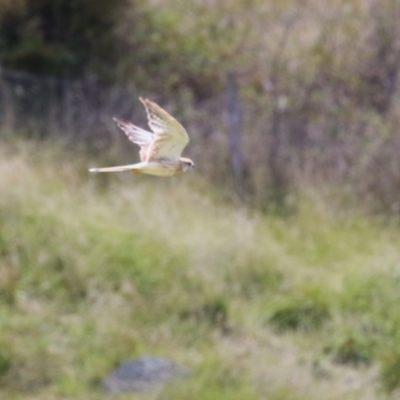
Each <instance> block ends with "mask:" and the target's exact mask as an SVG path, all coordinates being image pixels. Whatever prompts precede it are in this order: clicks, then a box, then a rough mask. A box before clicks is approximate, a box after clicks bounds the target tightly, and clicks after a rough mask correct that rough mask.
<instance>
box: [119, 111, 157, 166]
mask: <svg viewBox="0 0 400 400" xmlns="http://www.w3.org/2000/svg"><path fill="white" fill-rule="evenodd" d="M114 121H115V122H116V123H117V125H118V126H119V128H121V129H122V130H123V131H124V132H125V134H126V136H128V138H129V140H130V141H131V142H133V143H136V144H137V145H139V146H140V159H141V161H145V160H146V157H147V154H148V150H149V147H150V145H151V144H152V143H153V142H154V140H155V138H156V136H155V135H154V134H153V133H151V132H149V131H146V130H145V129H142V128H139V127H138V126H136V125H133V124H132V123H131V122H128V121H124V120H122V119H118V118H114Z"/></svg>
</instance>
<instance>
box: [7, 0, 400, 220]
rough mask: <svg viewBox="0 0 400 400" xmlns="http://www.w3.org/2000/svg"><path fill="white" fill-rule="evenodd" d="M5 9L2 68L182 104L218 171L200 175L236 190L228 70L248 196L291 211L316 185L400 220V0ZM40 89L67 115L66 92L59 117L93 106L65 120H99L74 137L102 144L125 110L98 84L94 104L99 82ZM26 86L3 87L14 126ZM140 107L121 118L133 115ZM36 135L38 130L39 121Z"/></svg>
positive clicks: (61, 2) (143, 0)
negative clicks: (108, 107)
mask: <svg viewBox="0 0 400 400" xmlns="http://www.w3.org/2000/svg"><path fill="white" fill-rule="evenodd" d="M0 10H1V12H0V63H1V64H2V66H3V67H5V68H13V69H18V70H23V71H26V72H34V73H41V74H44V75H46V76H48V75H52V76H58V77H61V78H65V77H67V78H79V79H82V80H83V81H84V82H95V81H98V82H103V83H104V82H106V83H110V84H111V83H113V84H118V85H120V86H124V87H132V85H133V87H135V88H136V89H135V90H134V91H131V94H130V97H133V95H134V94H135V95H136V94H140V95H143V93H147V94H148V95H149V96H150V97H152V98H154V99H156V100H158V101H159V102H161V104H163V105H165V104H166V105H170V106H172V105H174V106H176V109H175V110H172V111H175V115H176V116H177V117H178V118H180V119H181V120H182V121H183V123H184V125H185V126H186V127H187V128H188V130H189V131H190V132H193V134H191V138H192V147H191V149H190V148H189V149H188V151H189V152H192V154H191V155H192V156H194V157H195V158H196V157H198V156H201V157H206V155H205V154H204V151H200V150H197V149H199V148H201V147H204V146H206V147H207V149H208V152H207V156H208V157H209V158H208V159H204V163H203V165H206V164H209V163H211V166H212V167H208V168H206V167H203V169H201V168H202V166H200V172H201V173H202V174H203V175H204V176H207V177H208V178H209V179H210V180H211V181H213V182H215V183H217V184H219V185H224V186H225V187H227V188H228V189H229V190H232V188H234V184H233V181H234V180H233V179H231V178H230V177H229V176H228V175H231V171H230V170H231V167H230V157H231V155H230V154H229V150H228V149H229V146H228V142H227V139H226V137H225V136H226V130H227V127H226V121H225V119H226V101H225V97H226V78H227V74H228V73H231V72H233V73H235V76H236V79H237V83H238V87H239V92H240V98H241V101H242V107H241V109H242V113H243V116H242V120H243V124H242V126H243V130H242V153H243V157H242V158H243V163H244V166H243V182H242V184H241V185H242V186H243V189H244V190H238V192H241V193H243V192H244V193H245V195H244V196H243V195H242V196H241V197H242V198H243V197H244V198H245V199H246V201H247V203H248V204H250V205H253V206H256V207H257V208H259V209H264V210H271V209H273V210H274V211H279V212H283V213H287V212H290V211H291V209H292V202H291V200H292V194H293V193H294V192H296V191H297V190H301V188H303V187H304V186H308V187H309V186H311V187H314V188H318V190H319V191H320V192H321V194H324V196H325V197H326V199H329V201H331V202H332V203H335V205H336V206H340V207H342V206H343V202H344V203H346V204H347V205H349V204H352V205H353V206H354V207H356V208H359V206H360V205H362V207H363V208H364V209H365V210H367V211H368V212H372V213H378V214H384V215H390V216H398V215H399V212H400V203H399V200H398V196H397V193H398V190H399V189H400V174H399V171H400V161H399V160H400V159H399V157H397V154H398V153H399V151H400V141H399V136H398V134H397V132H398V131H399V128H400V108H399V104H400V102H399V94H398V90H397V80H398V70H399V66H400V41H399V37H400V32H399V24H397V21H398V18H399V16H400V11H399V6H398V2H397V1H394V0H384V1H378V0H372V1H369V2H367V3H366V2H365V1H363V0H355V1H352V2H351V3H349V2H347V1H338V2H335V3H334V4H331V3H330V2H327V1H322V2H321V1H319V0H305V1H302V2H297V1H294V0H288V1H285V2H281V1H279V2H278V1H272V0H270V1H268V2H264V1H260V0H251V1H241V0H237V1H228V0H223V1H218V2H214V1H199V0H189V1H183V0H182V1H180V0H176V1H174V2H173V6H171V3H170V2H167V1H163V0H158V1H156V0H153V1H151V0H118V1H113V2H108V1H104V2H103V1H78V0H75V1H66V0H57V1H50V0H41V1H36V2H30V1H23V0H21V1H14V2H11V1H5V0H3V1H2V2H1V3H0ZM46 82H47V83H46V84H49V85H53V83H52V82H53V81H46ZM63 82H64V81H63ZM54 85H55V84H54ZM54 85H53V86H54ZM37 86H38V85H36V86H35V85H34V87H36V90H37V92H34V89H32V93H33V94H34V93H41V100H40V101H39V99H36V100H35V101H32V100H29V99H26V104H28V105H31V107H32V109H33V108H34V105H39V104H41V108H42V109H41V110H40V111H39V112H38V111H37V110H36V108H37V107H36V108H35V113H38V114H40V115H42V114H43V110H44V111H46V110H47V111H49V112H48V114H49V115H51V118H53V120H54V115H55V114H57V113H55V112H53V108H52V105H54V103H55V98H57V96H59V97H60V103H61V106H60V110H61V111H59V114H61V113H62V111H63V112H64V113H65V114H68V110H67V105H68V104H72V103H73V104H77V102H78V101H79V104H80V106H81V107H80V109H81V110H82V113H83V115H82V116H79V118H78V117H77V116H75V115H73V113H72V112H71V113H70V114H71V115H70V116H69V117H68V116H63V115H62V116H61V117H60V119H61V120H63V121H64V122H65V120H68V118H69V119H70V120H71V121H77V120H80V119H84V118H86V119H90V120H91V121H92V122H93V121H94V122H93V123H92V125H90V127H85V128H83V129H77V128H73V129H72V130H74V132H73V133H71V132H69V136H73V137H75V138H77V137H78V134H79V135H81V136H83V137H85V138H88V137H89V136H90V133H92V136H90V137H91V138H92V139H93V140H92V141H91V146H92V148H93V149H97V150H98V149H99V146H98V145H97V144H98V143H99V141H101V139H100V140H99V141H97V140H95V138H100V137H103V138H104V132H103V134H99V130H100V126H101V127H102V128H103V130H104V131H106V130H108V131H112V132H115V131H114V130H112V129H111V128H110V126H111V125H110V124H109V123H108V122H107V121H109V120H111V117H112V116H113V114H115V112H114V111H113V113H111V112H110V115H108V114H107V113H105V112H104V108H102V107H99V104H98V103H99V101H97V103H96V100H98V99H99V98H100V97H101V98H102V99H103V98H104V99H108V101H109V103H112V101H113V100H112V99H113V96H112V94H109V93H108V92H107V95H106V96H101V95H99V90H97V89H96V90H94V91H93V93H92V98H93V99H94V101H92V103H91V104H95V107H94V108H93V107H92V108H90V107H89V106H88V104H87V103H85V102H84V101H83V99H82V96H84V93H90V92H91V90H90V87H89V86H88V85H87V83H85V84H83V85H82V88H84V90H82V91H81V92H79V94H77V95H76V94H74V92H73V91H69V89H68V88H66V87H63V86H60V87H58V86H57V87H56V86H54V90H55V91H56V94H55V95H52V94H51V93H53V92H51V93H49V95H47V96H46V95H45V94H43V93H45V91H43V93H42V92H41V91H40V90H38V89H37ZM39 86H40V85H39ZM70 86H71V87H76V86H79V82H78V83H77V85H75V86H74V85H73V84H72V83H71V84H70ZM27 92H28V90H27V89H25V90H22V91H21V90H20V91H16V92H15V93H14V94H13V95H12V93H13V90H12V89H10V90H6V89H3V90H2V91H0V102H1V103H2V110H9V112H8V114H10V115H11V117H8V118H7V117H6V118H5V119H7V120H8V121H12V120H13V118H12V115H13V107H12V104H13V101H15V102H18V101H21V99H22V97H23V95H24V94H21V93H25V95H26V93H27ZM105 93H106V91H105ZM61 94H64V99H61V97H62V96H61ZM12 96H14V98H15V97H18V96H19V98H20V100H18V99H17V100H15V99H14V100H12V99H11V97H12ZM2 97H3V98H4V99H3V100H2ZM125 97H126V96H125ZM43 99H45V100H46V99H47V101H48V102H49V103H50V105H49V106H46V104H44V103H45V100H43ZM71 99H78V100H76V101H75V100H71ZM42 100H43V101H42ZM74 101H75V102H74ZM102 101H104V100H102ZM126 103H127V102H125V104H126ZM132 108H133V107H130V108H129V107H128V108H127V109H126V110H125V111H124V112H123V113H124V114H125V115H122V116H123V117H125V118H128V117H129V118H130V117H133V115H132V112H131V111H129V110H131V109H132ZM170 108H171V107H170ZM112 109H113V110H115V109H116V110H122V109H123V107H121V104H120V103H118V105H116V106H115V107H114V108H112ZM239 109H240V107H239ZM23 110H24V111H23V115H27V114H28V111H27V107H26V106H24V107H23ZM3 112H4V111H3ZM97 114H100V116H97ZM57 115H58V114H57ZM22 119H23V117H20V115H18V114H16V115H15V116H14V120H15V121H17V122H18V121H21V120H22ZM42 125H48V126H50V124H46V123H45V124H42ZM64 125H65V124H64ZM19 129H22V128H21V127H20V126H17V128H16V130H19ZM39 129H41V130H43V127H40V128H39ZM65 130H67V128H66V127H65V126H62V127H61V128H60V127H59V126H58V127H57V129H54V126H53V125H51V127H50V128H49V131H50V132H55V131H58V132H59V133H61V134H66V132H65ZM70 130H71V129H70ZM29 132H31V133H30V134H31V135H32V136H33V135H35V133H34V132H35V129H31V128H29ZM53 134H54V133H53ZM109 137H111V135H109ZM336 186H340V187H341V188H342V190H340V191H339V192H338V191H337V190H336V189H335V187H336ZM236 189H237V188H236Z"/></svg>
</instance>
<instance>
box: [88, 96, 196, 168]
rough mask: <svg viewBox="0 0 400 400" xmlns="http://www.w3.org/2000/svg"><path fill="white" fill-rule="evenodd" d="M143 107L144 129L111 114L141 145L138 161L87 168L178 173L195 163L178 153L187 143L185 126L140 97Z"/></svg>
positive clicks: (132, 138) (131, 139)
mask: <svg viewBox="0 0 400 400" xmlns="http://www.w3.org/2000/svg"><path fill="white" fill-rule="evenodd" d="M139 100H140V101H141V102H142V103H143V105H144V106H145V108H146V113H147V118H148V120H149V126H150V129H151V130H152V132H149V131H146V130H144V129H142V128H139V127H138V126H135V125H133V124H132V123H130V122H128V121H122V120H120V119H117V118H114V121H115V122H116V123H117V125H118V126H119V127H120V128H121V129H122V130H123V131H124V132H125V134H126V135H127V136H128V138H129V140H130V141H132V142H133V143H136V144H137V145H139V146H140V153H139V154H140V160H141V162H140V163H136V164H131V165H121V166H119V167H108V168H91V169H90V170H89V171H90V172H118V171H126V170H132V171H133V172H135V173H137V174H149V175H156V176H173V175H178V174H181V173H183V172H186V171H187V170H189V169H191V168H193V167H194V162H193V161H192V160H190V159H189V158H185V157H181V153H182V151H183V149H184V148H185V147H186V145H187V144H188V143H189V136H188V134H187V133H186V130H185V128H184V127H183V126H182V125H181V124H180V123H179V122H178V121H177V120H176V119H175V118H174V117H172V116H171V115H170V114H168V113H167V112H166V111H165V110H163V109H162V108H161V107H160V106H158V105H157V104H156V103H153V102H152V101H150V100H148V99H143V98H141V97H139Z"/></svg>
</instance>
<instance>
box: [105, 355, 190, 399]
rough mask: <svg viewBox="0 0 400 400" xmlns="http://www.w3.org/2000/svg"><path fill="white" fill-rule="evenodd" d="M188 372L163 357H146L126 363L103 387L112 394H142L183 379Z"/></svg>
mask: <svg viewBox="0 0 400 400" xmlns="http://www.w3.org/2000/svg"><path fill="white" fill-rule="evenodd" d="M187 373H188V370H187V369H186V368H184V367H181V366H179V365H177V364H175V363H174V362H172V361H170V360H167V359H165V358H161V357H155V356H149V355H145V356H143V357H141V358H137V359H133V360H129V361H125V362H123V363H122V364H120V365H119V366H118V367H117V368H116V369H115V370H114V371H112V372H111V373H110V374H109V375H107V376H106V377H105V378H104V379H103V381H102V386H103V388H104V389H105V390H107V391H108V392H109V393H110V394H120V393H123V392H140V391H144V390H148V389H152V388H156V387H159V386H160V385H162V384H164V383H166V382H168V381H171V380H172V379H174V378H178V377H182V376H184V375H186V374H187Z"/></svg>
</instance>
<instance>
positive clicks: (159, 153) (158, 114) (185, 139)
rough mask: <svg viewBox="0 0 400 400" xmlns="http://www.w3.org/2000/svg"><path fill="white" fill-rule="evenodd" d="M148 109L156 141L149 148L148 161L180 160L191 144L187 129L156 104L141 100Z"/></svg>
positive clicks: (148, 116)
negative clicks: (185, 149) (184, 150)
mask: <svg viewBox="0 0 400 400" xmlns="http://www.w3.org/2000/svg"><path fill="white" fill-rule="evenodd" d="M139 100H140V101H141V102H142V103H143V105H144V106H145V108H146V112H147V118H148V120H149V126H150V128H151V130H152V131H153V132H154V136H155V137H154V141H153V142H152V143H151V144H150V145H149V146H148V149H147V156H146V160H143V161H156V160H160V159H178V158H179V157H180V156H181V154H182V151H183V149H184V148H185V147H186V145H187V144H188V143H189V136H188V134H187V133H186V130H185V128H184V127H183V126H182V125H181V124H180V123H179V122H178V121H177V120H176V119H175V118H174V117H172V116H171V115H170V114H168V113H167V112H166V111H165V110H163V109H162V108H161V107H160V106H158V105H157V104H156V103H153V102H152V101H150V100H148V99H143V98H141V97H140V98H139Z"/></svg>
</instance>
